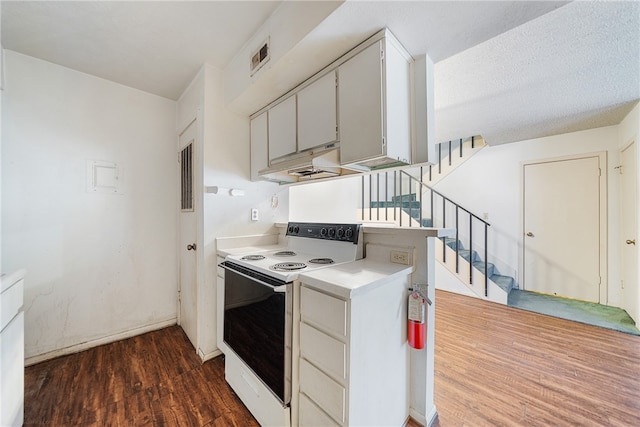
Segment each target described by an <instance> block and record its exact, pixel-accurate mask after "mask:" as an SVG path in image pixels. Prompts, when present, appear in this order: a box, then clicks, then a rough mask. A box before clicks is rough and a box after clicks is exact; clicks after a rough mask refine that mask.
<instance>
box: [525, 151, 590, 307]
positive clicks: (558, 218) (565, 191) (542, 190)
mask: <svg viewBox="0 0 640 427" xmlns="http://www.w3.org/2000/svg"><path fill="white" fill-rule="evenodd" d="M599 163H600V158H599V156H598V155H595V156H593V157H584V158H577V159H565V160H557V161H544V162H539V163H532V164H526V165H524V209H523V212H524V221H523V224H524V230H523V231H524V237H523V246H524V289H526V290H528V291H536V292H543V293H547V294H552V295H558V296H564V297H570V298H576V299H581V300H585V301H592V302H600V281H601V279H600V277H601V274H600V273H601V271H600V257H601V250H600V238H601V229H600V228H601V211H600V193H601V185H600V165H599Z"/></svg>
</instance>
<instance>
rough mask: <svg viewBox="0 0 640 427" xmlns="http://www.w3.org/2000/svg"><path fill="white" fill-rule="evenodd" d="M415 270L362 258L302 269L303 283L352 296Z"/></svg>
mask: <svg viewBox="0 0 640 427" xmlns="http://www.w3.org/2000/svg"><path fill="white" fill-rule="evenodd" d="M411 273H413V267H412V266H407V265H400V264H391V263H385V262H379V261H371V260H368V259H366V258H365V259H361V260H358V261H353V262H348V263H346V264H338V265H336V266H333V267H327V268H321V269H319V270H315V271H311V272H309V273H300V275H299V276H298V278H299V280H300V281H301V282H302V283H306V284H307V285H310V286H312V287H314V288H317V289H320V290H324V291H326V292H329V293H332V294H334V295H337V296H340V297H343V298H353V297H354V296H357V295H358V294H361V293H364V292H369V291H371V290H373V289H375V288H377V287H379V286H383V285H385V284H387V283H389V282H391V281H393V280H396V279H398V278H401V277H403V276H407V275H409V274H411Z"/></svg>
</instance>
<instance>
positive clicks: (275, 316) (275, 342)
mask: <svg viewBox="0 0 640 427" xmlns="http://www.w3.org/2000/svg"><path fill="white" fill-rule="evenodd" d="M285 298H286V294H285V293H283V292H275V291H274V289H273V288H272V287H270V286H266V285H263V284H261V283H259V282H256V281H254V280H251V279H249V278H247V277H245V276H242V275H239V274H237V273H235V272H233V271H231V270H228V269H227V270H226V272H225V298H224V301H225V304H224V307H225V308H224V341H225V343H226V344H227V345H228V346H229V347H230V348H231V349H232V350H233V351H234V352H235V353H236V354H237V355H238V356H239V357H240V358H241V359H242V360H243V361H244V362H245V363H246V364H247V365H248V366H249V367H250V368H251V369H252V370H253V372H254V373H255V374H256V375H257V376H258V377H259V378H260V379H261V380H262V381H263V382H264V383H265V384H266V385H267V386H268V387H269V388H270V389H271V390H272V391H273V392H274V393H275V394H276V395H277V396H278V397H279V398H280V400H281V401H283V402H284V401H285V316H286V300H285Z"/></svg>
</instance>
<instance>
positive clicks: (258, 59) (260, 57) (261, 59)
mask: <svg viewBox="0 0 640 427" xmlns="http://www.w3.org/2000/svg"><path fill="white" fill-rule="evenodd" d="M270 53H271V49H269V39H268V38H267V40H265V42H264V43H262V44H261V45H260V47H259V48H258V49H257V50H256V51H255V52H253V53H252V54H251V75H252V76H253V75H254V74H255V73H256V71H258V70H259V69H260V68H261V67H262V66H263V65H264V64H266V63H267V62H268V61H269V58H270V57H271V55H270Z"/></svg>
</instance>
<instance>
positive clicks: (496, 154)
mask: <svg viewBox="0 0 640 427" xmlns="http://www.w3.org/2000/svg"><path fill="white" fill-rule="evenodd" d="M617 128H618V127H617V126H609V127H604V128H598V129H591V130H587V131H582V132H574V133H568V134H563V135H557V136H551V137H547V138H540V139H535V140H528V141H521V142H517V143H512V144H504V145H499V146H493V147H492V146H489V147H486V148H484V149H482V150H481V151H480V152H478V153H477V154H476V155H475V156H474V157H472V158H471V159H469V160H468V161H467V162H465V163H464V164H462V166H460V167H458V168H457V169H456V170H454V171H453V172H452V173H451V174H450V175H448V176H447V177H446V178H444V179H443V180H441V181H440V182H439V183H438V184H437V185H436V186H435V188H436V189H437V190H438V191H440V192H442V193H443V194H444V195H446V196H449V197H451V198H452V199H453V200H455V201H457V202H458V203H462V204H463V206H464V207H465V208H467V209H469V210H471V212H474V213H475V214H476V215H482V214H484V213H488V215H489V217H488V221H489V223H490V224H491V227H490V231H489V249H488V250H489V260H490V261H491V262H494V261H495V262H496V264H497V265H498V268H499V269H501V270H502V272H503V273H507V274H509V272H508V271H506V272H505V271H504V270H505V269H506V267H504V266H509V267H511V268H513V269H514V271H515V272H518V271H521V267H520V266H519V265H518V263H519V254H520V252H519V251H520V250H521V243H522V242H521V238H522V236H521V234H522V233H521V224H522V203H521V200H522V199H521V197H522V178H521V171H522V162H525V161H530V160H535V159H545V158H553V157H560V156H569V155H574V154H581V153H593V152H598V151H606V152H607V158H608V168H607V170H604V171H603V173H606V174H607V177H608V180H607V181H608V198H607V199H608V224H607V227H608V248H609V253H608V255H609V257H608V262H609V269H608V271H609V277H608V284H609V286H608V304H610V305H616V306H619V305H620V304H621V298H620V292H619V286H615V284H617V283H619V282H620V280H619V265H618V258H619V256H618V254H619V251H618V245H617V236H618V230H619V228H618V179H617V175H616V174H614V173H613V171H614V169H613V168H614V167H615V166H616V165H617V164H618V157H619V156H618V133H617V132H618V129H617ZM501 266H502V267H501ZM603 302H604V303H607V302H606V301H603Z"/></svg>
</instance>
